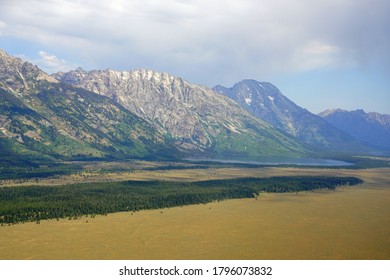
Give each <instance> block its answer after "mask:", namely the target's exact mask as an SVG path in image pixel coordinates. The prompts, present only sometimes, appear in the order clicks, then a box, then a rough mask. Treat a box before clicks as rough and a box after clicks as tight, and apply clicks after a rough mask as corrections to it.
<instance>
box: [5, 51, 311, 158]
mask: <svg viewBox="0 0 390 280" xmlns="http://www.w3.org/2000/svg"><path fill="white" fill-rule="evenodd" d="M0 89H1V92H0V106H1V107H0V109H1V111H0V124H1V131H0V143H1V146H2V147H3V149H2V150H3V151H2V153H3V154H4V155H7V157H8V158H10V159H12V157H14V156H17V155H19V156H20V158H25V159H27V158H32V159H33V158H34V157H35V158H41V159H43V158H44V159H45V160H50V159H53V158H55V159H66V160H74V159H82V160H86V159H110V158H116V159H118V158H120V159H123V158H125V159H129V158H144V159H159V158H178V157H181V156H182V154H183V153H185V154H192V153H197V154H199V153H207V154H227V155H230V154H232V155H237V154H238V155H251V156H302V155H303V154H304V153H306V152H307V150H306V149H305V148H304V147H303V146H302V144H301V143H300V142H299V141H297V140H295V139H294V138H292V137H290V136H288V135H287V134H285V133H283V132H281V131H278V130H276V129H274V128H273V127H272V126H271V125H270V124H268V123H266V122H264V121H262V120H259V119H257V118H255V117H254V116H252V115H251V114H249V113H248V112H246V111H245V110H244V109H242V108H241V107H240V106H239V105H238V104H237V103H235V102H234V101H232V100H230V99H229V98H226V97H224V96H222V95H219V94H217V93H216V92H214V91H212V90H211V89H208V88H206V87H203V86H198V85H193V84H190V83H188V82H187V81H184V80H182V79H181V78H177V77H173V76H171V75H169V74H166V73H157V72H154V71H146V70H138V71H131V72H126V71H123V72H119V71H112V70H105V71H90V72H85V71H83V70H82V69H77V70H76V71H71V72H69V73H57V74H56V75H53V77H52V76H49V75H47V74H46V73H44V72H43V71H41V70H40V69H39V68H38V67H36V66H34V65H32V64H30V63H28V62H24V61H22V60H21V59H18V58H14V57H12V56H9V55H8V54H6V53H5V52H4V51H0Z"/></svg>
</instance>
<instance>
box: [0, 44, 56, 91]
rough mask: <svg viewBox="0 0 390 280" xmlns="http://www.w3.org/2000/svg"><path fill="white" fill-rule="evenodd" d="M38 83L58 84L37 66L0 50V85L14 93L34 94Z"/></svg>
mask: <svg viewBox="0 0 390 280" xmlns="http://www.w3.org/2000/svg"><path fill="white" fill-rule="evenodd" d="M39 81H46V82H51V83H58V81H57V80H56V79H54V78H53V77H51V76H49V75H47V74H46V73H45V72H43V71H42V70H40V69H39V68H38V67H37V66H35V65H33V64H31V63H30V62H27V61H23V60H22V59H20V58H16V57H12V56H10V55H9V54H7V53H6V52H5V51H4V50H1V49H0V85H1V86H2V87H4V88H6V89H8V90H10V91H12V92H15V93H19V94H21V93H34V89H35V88H36V86H37V85H36V84H37V83H39Z"/></svg>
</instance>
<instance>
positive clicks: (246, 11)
mask: <svg viewBox="0 0 390 280" xmlns="http://www.w3.org/2000/svg"><path fill="white" fill-rule="evenodd" d="M389 10H390V1H386V0H318V1H311V0H301V1H291V0H288V1H287V0H273V1H267V0H246V1H237V0H236V1H234V0H228V1H226V0H213V1H209V0H188V1H185V0H165V1H157V0H129V1H125V0H111V1H106V0H85V1H78V0H57V1H54V0H29V1H27V0H19V1H11V0H3V1H1V2H0V18H2V22H3V23H5V25H4V24H3V26H2V25H1V22H0V33H3V34H4V35H7V36H9V37H15V38H18V39H23V40H27V41H30V42H33V43H36V44H39V45H42V46H44V47H47V49H50V50H58V51H59V52H58V53H62V54H68V55H70V54H71V55H72V57H71V58H70V57H66V59H67V60H71V61H79V62H80V64H81V65H80V66H84V67H85V65H91V66H94V67H96V68H107V67H110V68H118V69H130V68H140V67H142V68H153V69H156V70H160V71H168V72H171V73H173V74H176V75H180V76H183V77H186V78H187V79H189V80H190V81H193V82H198V83H205V84H209V85H213V84H214V83H225V84H231V83H232V82H234V81H237V80H239V79H241V78H245V77H262V76H267V75H269V74H272V73H295V72H299V71H307V70H312V69H321V68H329V67H345V66H350V65H351V64H356V63H361V64H365V63H366V62H370V61H372V60H373V59H375V60H377V61H385V62H389V61H390V37H389V36H388V35H387V33H388V31H387V28H388V26H389V25H390V19H389V18H390V17H388V15H387V11H389ZM1 30H3V31H1ZM41 59H42V63H43V62H45V63H46V65H47V66H48V67H49V66H53V68H55V67H54V65H57V66H58V65H67V63H66V61H62V60H61V59H58V58H50V56H47V55H46V56H45V55H43V56H42V58H41ZM63 67H66V66H63Z"/></svg>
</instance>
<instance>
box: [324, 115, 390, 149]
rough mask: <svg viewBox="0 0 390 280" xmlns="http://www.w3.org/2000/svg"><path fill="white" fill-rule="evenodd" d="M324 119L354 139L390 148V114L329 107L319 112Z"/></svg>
mask: <svg viewBox="0 0 390 280" xmlns="http://www.w3.org/2000/svg"><path fill="white" fill-rule="evenodd" d="M319 115H320V116H321V117H323V118H324V119H325V120H326V121H328V122H329V123H331V124H332V125H334V126H336V127H338V128H339V129H341V130H343V131H346V132H347V133H349V134H350V135H352V136H354V137H355V138H356V139H359V140H361V141H364V142H366V143H370V144H371V145H374V146H376V147H378V148H381V149H386V150H390V115H386V114H379V113H374V112H371V113H366V112H364V111H363V110H361V109H360V110H355V111H345V110H342V109H330V110H326V111H324V112H322V113H320V114H319Z"/></svg>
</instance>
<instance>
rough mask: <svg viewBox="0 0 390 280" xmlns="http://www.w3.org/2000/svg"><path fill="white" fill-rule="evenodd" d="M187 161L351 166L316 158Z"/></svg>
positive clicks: (244, 158) (196, 158) (204, 158)
mask: <svg viewBox="0 0 390 280" xmlns="http://www.w3.org/2000/svg"><path fill="white" fill-rule="evenodd" d="M186 160H188V161H195V162H202V161H206V162H220V163H237V164H256V165H272V166H277V165H298V166H328V167H330V166H336V167H342V166H351V165H353V164H352V163H350V162H346V161H341V160H334V159H318V158H280V157H279V158H275V157H271V158H264V157H261V158H255V157H239V156H229V157H220V156H219V157H218V158H216V157H207V156H194V157H188V158H186Z"/></svg>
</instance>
